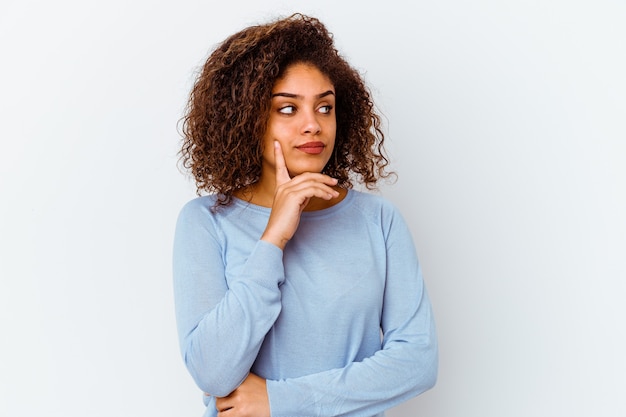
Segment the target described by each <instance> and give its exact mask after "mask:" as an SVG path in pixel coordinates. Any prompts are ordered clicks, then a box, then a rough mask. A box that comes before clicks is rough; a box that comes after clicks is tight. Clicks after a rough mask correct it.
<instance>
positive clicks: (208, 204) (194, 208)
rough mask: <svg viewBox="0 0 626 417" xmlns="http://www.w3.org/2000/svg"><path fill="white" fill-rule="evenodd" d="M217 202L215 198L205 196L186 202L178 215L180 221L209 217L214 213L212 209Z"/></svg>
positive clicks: (213, 196)
mask: <svg viewBox="0 0 626 417" xmlns="http://www.w3.org/2000/svg"><path fill="white" fill-rule="evenodd" d="M216 201H217V196H215V195H206V196H202V197H196V198H194V199H192V200H190V201H188V202H187V203H186V204H185V205H184V206H183V207H182V209H181V210H180V213H179V215H178V218H179V220H180V219H191V218H197V217H198V216H201V217H205V216H207V215H211V216H212V213H213V212H214V210H213V207H214V205H215V202H216Z"/></svg>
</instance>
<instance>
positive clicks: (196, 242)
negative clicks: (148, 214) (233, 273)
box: [173, 200, 284, 397]
mask: <svg viewBox="0 0 626 417" xmlns="http://www.w3.org/2000/svg"><path fill="white" fill-rule="evenodd" d="M173 261H174V262H173V269H174V271H173V272H174V297H175V304H176V320H177V326H178V334H179V342H180V348H181V351H182V354H183V358H184V361H185V365H186V366H187V369H188V370H189V373H190V374H191V375H192V377H193V378H194V380H195V382H196V384H197V385H198V387H199V388H200V389H201V390H203V391H204V392H207V393H209V394H210V395H213V396H216V397H224V396H226V395H228V394H230V393H231V392H232V391H233V390H235V389H236V388H237V387H238V386H239V385H240V384H241V383H242V382H243V381H244V379H245V378H246V376H247V375H248V373H249V371H250V368H251V367H252V364H253V363H254V360H255V359H256V357H257V354H258V352H259V349H260V347H261V343H262V342H263V339H264V337H265V335H266V333H267V332H268V331H269V329H270V328H271V327H272V325H273V324H274V321H275V320H276V318H277V317H278V314H279V313H280V309H281V301H280V290H279V284H281V283H282V281H283V280H284V269H283V263H282V251H281V250H280V249H279V248H277V247H276V246H275V245H273V244H271V243H268V242H265V241H259V242H257V244H256V246H255V247H254V248H253V250H252V252H251V253H250V255H249V256H248V258H247V261H246V263H245V265H244V266H243V268H242V270H241V272H240V273H239V274H238V276H237V277H233V278H230V279H229V281H228V284H227V283H226V278H225V268H224V259H223V249H222V245H221V244H220V241H219V239H218V235H217V232H216V229H215V227H214V225H213V223H212V218H211V213H210V212H209V207H206V206H205V205H202V204H200V203H199V200H194V201H192V202H191V203H189V204H187V205H186V206H185V207H184V208H183V210H182V211H181V213H180V216H179V218H178V222H177V225H176V235H175V239H174V259H173Z"/></svg>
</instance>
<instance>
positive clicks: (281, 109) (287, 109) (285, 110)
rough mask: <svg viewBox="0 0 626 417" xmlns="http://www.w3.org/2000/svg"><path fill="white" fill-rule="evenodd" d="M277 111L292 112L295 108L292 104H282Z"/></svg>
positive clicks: (282, 112)
mask: <svg viewBox="0 0 626 417" xmlns="http://www.w3.org/2000/svg"><path fill="white" fill-rule="evenodd" d="M278 112H279V113H281V114H294V113H295V112H296V108H295V107H294V106H292V105H288V106H283V107H281V108H279V109H278Z"/></svg>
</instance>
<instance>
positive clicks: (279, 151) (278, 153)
mask: <svg viewBox="0 0 626 417" xmlns="http://www.w3.org/2000/svg"><path fill="white" fill-rule="evenodd" d="M274 165H275V170H276V185H281V184H284V183H286V182H287V181H289V180H290V179H291V177H290V176H289V171H288V170H287V164H286V163H285V157H284V156H283V148H281V146H280V143H279V142H278V141H277V140H275V141H274Z"/></svg>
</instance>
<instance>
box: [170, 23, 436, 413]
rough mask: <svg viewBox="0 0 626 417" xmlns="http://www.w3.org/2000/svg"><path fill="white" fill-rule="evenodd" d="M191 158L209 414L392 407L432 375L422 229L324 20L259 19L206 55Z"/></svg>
mask: <svg viewBox="0 0 626 417" xmlns="http://www.w3.org/2000/svg"><path fill="white" fill-rule="evenodd" d="M183 122H184V124H183V133H184V143H183V148H182V152H181V155H182V161H183V164H184V166H185V167H186V168H188V169H190V171H191V172H192V174H193V176H194V178H195V180H196V184H197V187H198V191H199V192H200V191H205V192H207V194H208V195H206V196H203V197H199V198H196V199H194V200H192V201H190V202H189V203H188V204H187V205H186V206H185V207H184V208H183V209H182V211H181V213H180V216H179V219H178V223H177V229H176V237H175V244H174V289H175V301H176V315H177V322H178V329H179V336H180V346H181V350H182V353H183V356H184V361H185V364H186V366H187V368H188V370H189V372H190V373H191V375H192V376H193V378H194V380H195V381H196V383H197V385H198V386H199V387H200V389H201V390H203V391H204V392H205V404H206V405H207V411H206V413H205V416H224V417H226V416H233V417H235V416H237V417H239V416H251V417H268V416H272V417H279V416H289V417H296V416H297V417H303V416H324V417H328V416H340V415H341V416H382V415H383V411H384V410H385V409H388V408H390V407H392V406H394V405H397V404H398V403H400V402H402V401H404V400H407V399H409V398H411V397H413V396H415V395H417V394H419V393H421V392H423V391H425V390H427V389H429V388H431V387H432V386H433V385H434V383H435V380H436V375H437V340H436V335H435V328H434V322H433V317H432V311H431V306H430V302H429V299H428V296H427V293H426V290H425V288H424V283H423V280H422V275H421V270H420V266H419V263H418V260H417V257H416V254H415V248H414V246H413V243H412V240H411V236H410V232H409V230H408V229H407V226H406V224H405V222H404V221H403V219H402V217H401V215H400V214H399V213H398V211H397V210H396V209H395V208H394V207H393V206H392V205H391V204H390V203H389V202H388V201H386V200H384V199H383V198H382V197H379V196H375V195H372V194H369V193H364V192H357V191H355V190H353V189H352V186H353V183H355V182H360V183H362V184H364V185H365V186H366V187H368V188H374V187H375V185H376V182H377V180H378V179H379V178H381V177H385V176H387V175H388V174H387V173H386V171H385V167H386V165H387V159H386V157H385V155H384V150H383V141H384V135H383V133H382V131H381V129H380V119H379V117H378V116H377V115H376V114H375V113H374V111H373V104H372V102H371V98H370V95H369V93H368V90H367V88H366V87H365V85H364V83H363V81H362V79H361V77H360V76H359V74H358V73H357V72H356V71H355V70H354V69H352V68H351V67H350V66H349V65H348V64H347V62H346V61H345V60H344V59H343V58H342V57H341V56H340V55H339V54H338V52H337V50H336V49H335V47H334V45H333V40H332V36H331V35H330V34H329V33H328V31H327V30H326V28H325V27H324V25H323V24H322V23H320V22H319V21H318V20H317V19H314V18H310V17H306V16H302V15H293V16H291V17H289V18H287V19H283V20H278V21H275V22H272V23H269V24H265V25H260V26H253V27H249V28H247V29H244V30H243V31H241V32H239V33H236V34H235V35H233V36H231V37H230V38H228V39H227V40H226V41H224V42H223V43H222V44H221V45H220V46H219V47H217V49H216V50H215V51H214V52H213V53H212V54H211V56H210V57H209V58H208V60H207V62H206V64H205V65H204V68H203V70H202V72H201V74H200V75H199V76H198V79H197V81H196V83H195V86H194V87H193V90H192V92H191V96H190V99H189V103H188V108H187V112H186V114H185V117H184V119H183Z"/></svg>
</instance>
